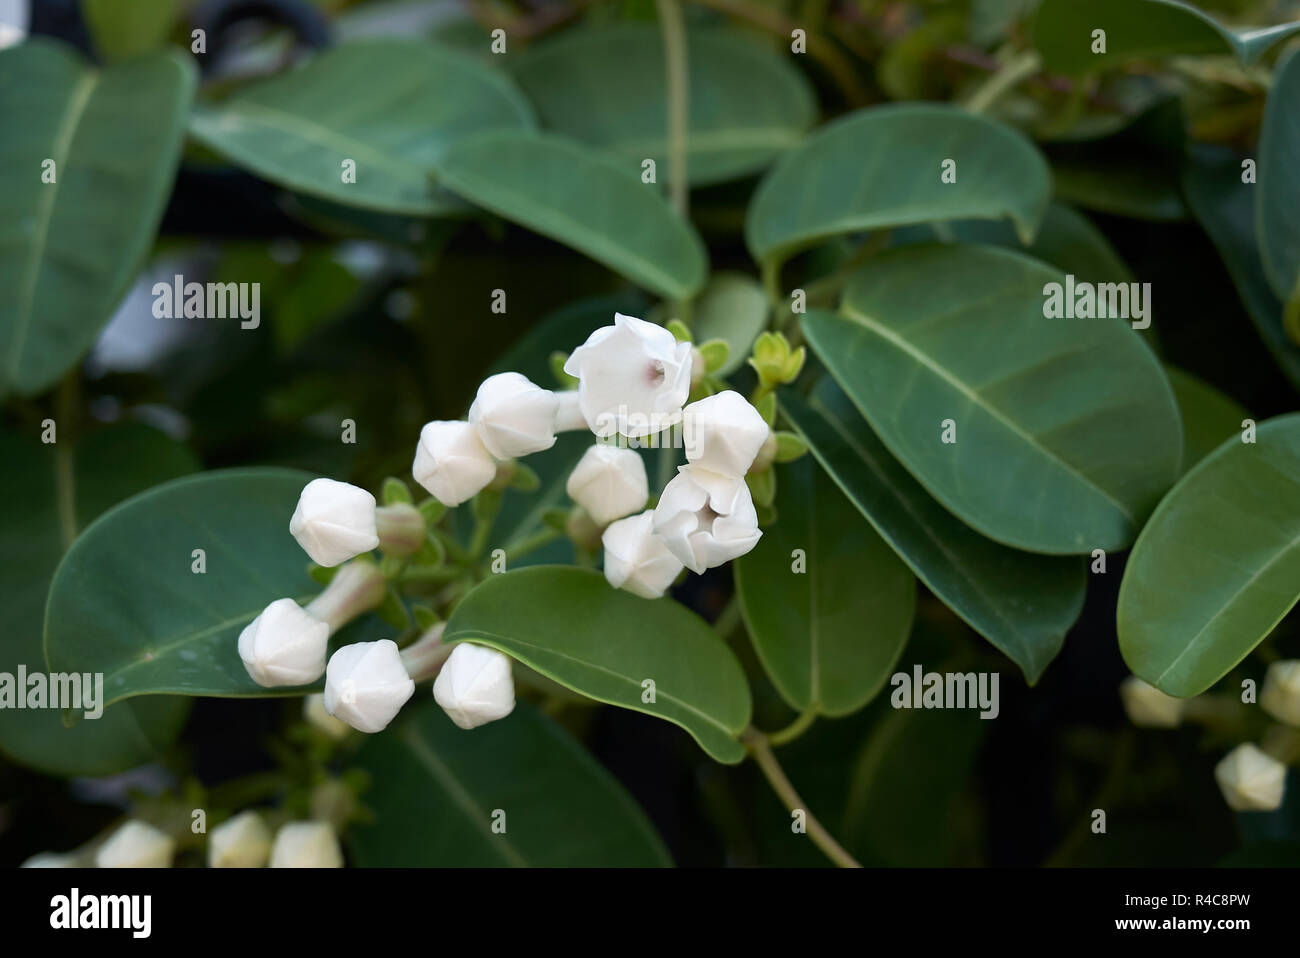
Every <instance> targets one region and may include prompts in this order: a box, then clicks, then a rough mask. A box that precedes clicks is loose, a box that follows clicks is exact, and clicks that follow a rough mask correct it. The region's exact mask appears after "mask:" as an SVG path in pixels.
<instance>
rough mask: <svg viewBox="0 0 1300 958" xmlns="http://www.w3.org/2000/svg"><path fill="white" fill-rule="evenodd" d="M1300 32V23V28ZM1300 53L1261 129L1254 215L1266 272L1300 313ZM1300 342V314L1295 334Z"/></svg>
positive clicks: (1284, 71) (1273, 94)
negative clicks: (1299, 173)
mask: <svg viewBox="0 0 1300 958" xmlns="http://www.w3.org/2000/svg"><path fill="white" fill-rule="evenodd" d="M1296 26H1297V28H1300V24H1296ZM1297 169H1300V55H1297V54H1296V53H1294V52H1293V53H1291V54H1289V55H1288V56H1287V58H1286V59H1285V60H1283V61H1282V65H1281V66H1279V67H1278V70H1277V75H1276V76H1275V77H1274V78H1273V87H1272V89H1270V90H1269V91H1268V105H1267V107H1266V108H1265V111H1264V125H1263V126H1262V127H1261V128H1260V131H1259V170H1258V180H1259V184H1258V185H1257V186H1256V187H1255V190H1256V192H1257V199H1256V200H1255V212H1256V219H1257V229H1258V231H1259V249H1260V253H1261V255H1262V256H1263V259H1264V272H1265V273H1266V274H1267V275H1268V278H1269V281H1270V282H1271V283H1272V284H1273V292H1274V293H1276V294H1277V296H1278V298H1279V299H1281V300H1283V301H1284V302H1291V301H1295V307H1294V308H1296V309H1298V310H1300V178H1298V177H1297V176H1296V170H1297ZM1291 337H1292V339H1293V340H1295V341H1297V342H1300V316H1297V319H1296V321H1295V326H1294V328H1293V329H1292V331H1291Z"/></svg>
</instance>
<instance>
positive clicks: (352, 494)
mask: <svg viewBox="0 0 1300 958" xmlns="http://www.w3.org/2000/svg"><path fill="white" fill-rule="evenodd" d="M289 532H290V533H291V534H292V535H293V537H294V538H295V539H297V540H298V545H300V546H302V548H303V551H304V552H306V553H307V555H309V556H311V561H312V562H315V563H316V564H317V565H320V566H325V567H327V568H328V567H330V566H336V565H338V564H339V563H340V562H346V561H347V560H348V559H351V558H354V557H355V556H359V555H360V554H361V553H363V552H369V551H370V550H371V549H374V548H377V547H378V546H379V534H378V533H377V532H376V530H375V497H374V496H372V495H371V494H370V493H368V492H366V490H364V489H361V488H359V487H357V486H353V485H350V484H349V483H346V482H336V481H335V480H333V479H313V480H312V481H311V482H309V483H307V485H306V486H304V487H303V490H302V494H301V495H300V496H299V497H298V507H297V508H296V509H294V510H293V518H291V519H290V520H289Z"/></svg>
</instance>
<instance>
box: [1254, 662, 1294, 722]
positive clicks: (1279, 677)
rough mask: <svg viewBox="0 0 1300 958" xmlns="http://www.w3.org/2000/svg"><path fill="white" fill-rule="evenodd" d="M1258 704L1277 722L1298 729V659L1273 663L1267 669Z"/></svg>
mask: <svg viewBox="0 0 1300 958" xmlns="http://www.w3.org/2000/svg"><path fill="white" fill-rule="evenodd" d="M1259 704H1260V707H1261V708H1262V709H1263V710H1264V711H1265V712H1267V713H1268V714H1269V715H1271V716H1273V718H1275V719H1277V720H1278V721H1279V722H1284V723H1286V724H1287V725H1294V726H1296V727H1300V659H1288V660H1286V661H1284V662H1274V663H1273V664H1272V665H1270V666H1269V667H1268V672H1266V673H1265V675H1264V689H1263V691H1262V692H1260V693H1259Z"/></svg>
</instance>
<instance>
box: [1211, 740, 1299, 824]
mask: <svg viewBox="0 0 1300 958" xmlns="http://www.w3.org/2000/svg"><path fill="white" fill-rule="evenodd" d="M1214 778H1215V780H1216V781H1217V782H1218V783H1219V789H1220V790H1221V791H1222V792H1223V799H1224V801H1226V802H1227V803H1228V807H1229V808H1231V809H1233V810H1234V811H1238V812H1271V811H1273V810H1275V809H1277V808H1278V807H1280V806H1281V804H1282V792H1283V790H1284V788H1285V786H1286V766H1285V765H1283V764H1282V763H1281V762H1279V761H1278V760H1277V759H1275V758H1274V757H1273V756H1271V755H1269V754H1268V753H1267V752H1263V751H1260V750H1259V749H1258V748H1256V747H1255V746H1254V745H1251V744H1250V743H1249V742H1247V743H1245V744H1244V745H1238V746H1237V747H1236V748H1234V749H1233V750H1232V751H1231V752H1229V753H1228V754H1227V755H1226V756H1225V757H1224V759H1223V761H1221V762H1219V764H1218V765H1216V766H1215V767H1214Z"/></svg>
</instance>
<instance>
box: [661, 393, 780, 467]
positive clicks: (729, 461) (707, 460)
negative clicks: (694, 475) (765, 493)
mask: <svg viewBox="0 0 1300 958" xmlns="http://www.w3.org/2000/svg"><path fill="white" fill-rule="evenodd" d="M770 433H771V430H770V429H769V428H768V425H767V423H766V422H765V421H764V420H763V416H762V414H761V413H760V412H759V411H758V410H757V409H755V408H754V407H753V406H752V405H750V404H749V402H748V401H747V400H746V399H745V397H744V396H742V395H740V393H738V392H735V391H734V390H731V389H728V390H726V391H725V392H720V393H717V394H716V395H713V396H708V397H706V398H704V399H701V400H699V401H698V402H693V403H691V404H690V405H689V406H687V407H686V408H685V409H684V410H682V435H683V437H684V440H685V445H686V459H687V461H689V462H690V463H691V464H692V465H696V466H700V467H702V468H704V469H708V470H709V471H710V472H716V473H719V474H721V475H724V476H743V475H744V474H745V473H746V472H748V471H749V467H750V466H752V465H753V464H754V458H755V457H756V456H757V455H758V451H759V450H760V449H762V448H763V443H764V442H766V441H767V437H768V435H769V434H770Z"/></svg>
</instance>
